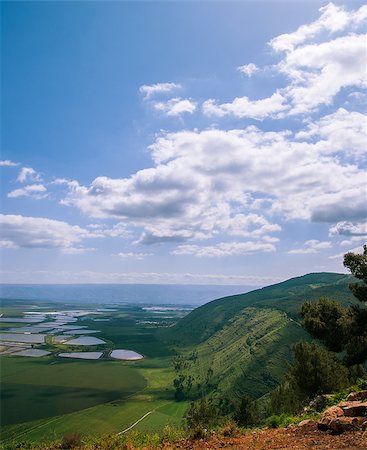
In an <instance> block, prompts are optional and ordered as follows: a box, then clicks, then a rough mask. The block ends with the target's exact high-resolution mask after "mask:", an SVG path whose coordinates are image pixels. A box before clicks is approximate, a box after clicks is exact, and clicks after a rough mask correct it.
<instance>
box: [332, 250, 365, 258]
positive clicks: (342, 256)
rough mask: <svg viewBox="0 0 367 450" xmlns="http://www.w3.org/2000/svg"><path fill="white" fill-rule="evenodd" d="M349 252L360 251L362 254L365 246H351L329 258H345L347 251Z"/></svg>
mask: <svg viewBox="0 0 367 450" xmlns="http://www.w3.org/2000/svg"><path fill="white" fill-rule="evenodd" d="M348 252H352V253H359V254H360V253H363V248H362V247H354V248H351V249H349V250H345V251H344V252H342V253H338V254H337V255H332V256H329V259H340V260H343V258H344V255H345V254H346V253H348Z"/></svg>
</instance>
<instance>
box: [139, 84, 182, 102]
mask: <svg viewBox="0 0 367 450" xmlns="http://www.w3.org/2000/svg"><path fill="white" fill-rule="evenodd" d="M178 89H181V85H180V84H176V83H156V84H150V85H147V84H144V85H143V86H140V88H139V92H140V93H141V94H143V96H144V99H145V100H149V99H151V98H152V97H154V96H155V95H159V94H169V93H171V92H173V91H176V90H178Z"/></svg>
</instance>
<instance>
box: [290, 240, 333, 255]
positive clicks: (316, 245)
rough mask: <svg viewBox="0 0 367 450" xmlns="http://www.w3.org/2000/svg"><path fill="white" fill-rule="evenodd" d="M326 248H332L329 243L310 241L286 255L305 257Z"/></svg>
mask: <svg viewBox="0 0 367 450" xmlns="http://www.w3.org/2000/svg"><path fill="white" fill-rule="evenodd" d="M328 248H332V244H331V242H329V241H318V240H316V239H311V240H310V241H307V242H305V243H304V246H303V247H302V248H298V249H295V250H290V251H289V252H288V253H289V254H301V255H305V254H308V253H319V252H320V250H325V249H328Z"/></svg>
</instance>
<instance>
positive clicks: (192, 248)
mask: <svg viewBox="0 0 367 450" xmlns="http://www.w3.org/2000/svg"><path fill="white" fill-rule="evenodd" d="M273 251H275V247H274V245H273V244H270V243H266V242H265V243H264V242H252V241H249V242H222V243H220V244H217V245H208V246H199V245H179V246H178V247H177V248H176V249H175V250H174V251H173V252H172V254H173V255H194V256H197V257H199V258H203V257H205V258H217V257H222V256H234V255H249V254H253V253H263V252H273Z"/></svg>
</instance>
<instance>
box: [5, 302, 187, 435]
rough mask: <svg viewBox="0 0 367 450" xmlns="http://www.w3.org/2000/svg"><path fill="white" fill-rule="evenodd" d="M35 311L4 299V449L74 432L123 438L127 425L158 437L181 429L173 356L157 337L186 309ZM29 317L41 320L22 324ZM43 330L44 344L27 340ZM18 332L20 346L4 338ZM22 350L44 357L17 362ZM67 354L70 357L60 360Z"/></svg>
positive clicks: (60, 308) (182, 407)
mask: <svg viewBox="0 0 367 450" xmlns="http://www.w3.org/2000/svg"><path fill="white" fill-rule="evenodd" d="M32 305H33V306H31V305H29V304H26V303H23V302H21V301H19V302H14V303H13V304H10V302H7V301H3V305H2V306H3V307H2V310H1V311H0V313H1V314H2V316H1V319H2V320H1V329H0V338H1V336H3V339H2V342H1V350H0V368H1V370H0V379H1V391H0V395H1V419H0V420H1V428H2V434H1V440H2V442H3V443H9V442H12V441H13V440H14V441H19V440H25V441H39V440H48V439H53V438H59V437H62V436H63V435H65V434H67V433H72V432H76V431H77V432H80V433H83V434H96V435H98V434H103V433H119V432H124V431H125V430H126V429H129V428H130V427H131V426H133V427H135V428H136V429H140V430H147V431H148V430H149V431H159V430H161V429H163V427H164V426H165V425H166V424H170V425H177V426H179V425H180V423H181V420H182V417H183V415H184V413H185V410H186V408H187V404H186V403H185V402H181V403H180V404H177V403H176V402H175V401H174V397H173V389H172V381H173V377H174V374H173V371H172V361H171V360H172V357H173V356H174V351H172V350H171V349H170V348H169V347H168V346H167V345H166V344H165V343H164V342H162V341H161V340H160V339H159V337H158V336H157V331H158V330H159V329H161V328H163V327H168V326H171V325H172V324H173V323H175V322H176V321H177V320H178V319H179V318H180V317H182V316H183V315H185V314H187V313H188V312H189V311H190V309H189V308H188V309H187V310H186V309H179V310H177V311H175V310H174V309H173V310H169V312H168V311H167V310H166V309H165V308H162V309H161V310H160V309H159V308H154V309H153V310H152V309H150V308H144V306H132V305H125V306H121V305H120V306H116V305H113V306H111V307H108V308H107V307H106V306H105V305H104V308H96V305H85V304H84V305H83V308H82V309H79V310H76V308H75V305H74V309H72V308H70V305H65V304H57V305H55V304H54V303H53V304H52V305H45V302H41V303H40V304H37V303H34V302H33V303H32ZM35 306H36V308H35ZM31 308H32V309H31ZM31 312H36V313H37V314H30V313H31ZM50 312H53V314H47V313H50ZM96 313H97V314H96ZM67 316H68V317H67ZM33 317H38V319H42V321H39V320H38V319H37V320H35V319H34V320H32V321H30V323H27V320H26V321H25V322H23V318H30V319H31V318H33ZM30 319H29V320H30ZM12 320H21V321H22V322H12ZM64 322H65V323H64ZM43 324H44V328H43V329H44V330H45V331H44V333H42V336H45V337H44V341H42V340H38V339H36V341H37V342H36V343H30V342H25V341H29V337H30V336H37V335H40V333H39V330H40V329H42V325H43ZM32 327H34V329H32ZM17 329H18V330H19V332H17ZM22 329H24V331H21V330H22ZM9 330H12V331H9ZM33 330H34V332H33ZM75 331H77V333H75ZM73 332H74V334H73ZM97 332H98V333H97ZM21 333H23V336H24V339H22V338H19V340H22V341H23V342H14V341H10V340H8V338H9V335H13V336H18V337H19V336H22V334H21ZM89 335H90V336H89ZM97 336H98V339H99V340H100V341H102V342H103V343H100V342H98V343H96V344H94V345H93V344H88V345H84V344H79V345H73V344H72V342H73V339H74V340H75V339H79V338H86V337H93V338H96V337H97ZM18 337H16V338H14V339H15V340H18ZM39 341H42V342H41V343H39ZM20 348H26V350H23V352H24V351H26V352H37V351H38V352H39V351H40V350H42V351H47V352H49V353H48V354H47V355H46V356H41V357H31V356H28V357H27V356H20V355H21V352H20V351H19V350H20ZM14 349H15V350H14ZM123 350H124V351H123ZM8 351H11V353H8ZM1 352H3V354H1ZM17 354H19V356H17ZM59 354H61V356H59ZM70 354H71V355H72V356H74V357H73V358H70V357H62V356H63V355H70ZM78 355H85V357H86V358H87V359H84V358H83V356H81V358H78ZM88 355H91V356H90V359H89V357H88ZM117 357H118V358H120V357H126V358H128V359H126V360H123V359H116V358H117ZM130 358H131V359H130ZM137 358H139V359H137ZM144 416H145V417H144ZM142 417H144V418H143V420H140V419H142Z"/></svg>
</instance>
